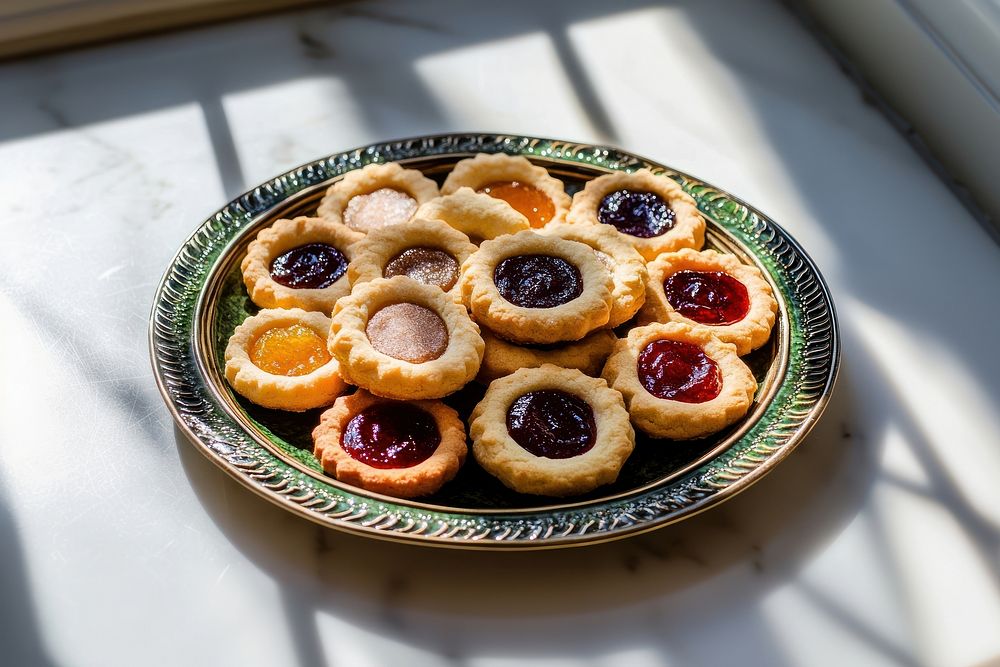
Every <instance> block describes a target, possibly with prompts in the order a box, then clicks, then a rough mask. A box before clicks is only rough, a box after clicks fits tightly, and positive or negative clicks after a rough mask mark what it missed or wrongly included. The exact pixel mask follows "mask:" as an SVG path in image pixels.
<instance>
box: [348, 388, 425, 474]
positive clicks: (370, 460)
mask: <svg viewBox="0 0 1000 667" xmlns="http://www.w3.org/2000/svg"><path fill="white" fill-rule="evenodd" d="M440 443H441V434H440V432H438V427H437V422H435V421H434V417H433V416H432V415H431V414H430V413H429V412H427V411H426V410H423V409H421V408H418V407H416V406H414V405H407V404H406V403H376V404H375V405H370V406H368V407H367V408H365V409H364V410H362V411H361V412H359V413H358V414H356V415H354V417H352V418H351V421H349V422H347V426H346V427H345V428H344V433H343V434H342V435H341V436H340V446H341V447H343V448H344V451H345V452H347V453H348V454H349V455H350V456H351V458H353V459H356V460H358V461H361V462H362V463H366V464H368V465H370V466H371V467H373V468H379V469H382V470H386V469H390V468H410V467H412V466H415V465H417V464H418V463H421V462H423V461H426V460H427V459H429V458H430V456H431V454H433V453H434V450H435V449H437V446H438V445H439V444H440Z"/></svg>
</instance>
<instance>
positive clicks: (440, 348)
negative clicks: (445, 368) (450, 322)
mask: <svg viewBox="0 0 1000 667" xmlns="http://www.w3.org/2000/svg"><path fill="white" fill-rule="evenodd" d="M365 333H366V334H367V335H368V340H369V341H371V344H372V347H374V348H375V349H376V350H378V351H379V352H381V353H382V354H387V355H389V356H390V357H392V358H394V359H399V360H400V361H408V362H410V363H411V364H422V363H424V362H425V361H431V360H433V359H437V358H438V357H440V356H441V355H442V354H444V351H445V350H447V349H448V327H447V326H445V323H444V320H442V319H441V318H440V316H438V314H437V313H435V312H434V311H433V310H431V309H429V308H424V307H423V306H418V305H417V304H415V303H396V304H393V305H391V306H386V307H384V308H382V309H380V310H379V311H378V312H377V313H375V314H374V315H372V317H371V319H369V320H368V326H367V327H366V328H365Z"/></svg>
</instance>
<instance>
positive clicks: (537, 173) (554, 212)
mask: <svg viewBox="0 0 1000 667" xmlns="http://www.w3.org/2000/svg"><path fill="white" fill-rule="evenodd" d="M461 187H468V188H472V189H473V190H475V191H476V192H481V193H483V194H487V195H489V196H490V197H494V198H495V199H501V200H503V201H505V202H507V203H508V204H510V206H511V207H513V208H514V210H516V211H517V212H518V213H520V214H522V215H523V216H524V217H525V218H527V219H528V222H529V223H531V226H532V227H533V228H536V229H537V228H539V227H544V226H545V225H547V224H548V223H550V222H558V221H560V220H562V219H563V218H565V217H566V212H567V211H569V206H570V202H571V200H570V197H569V195H567V194H566V191H565V189H564V187H563V183H562V181H560V180H559V179H558V178H554V177H552V176H550V175H549V172H548V171H546V170H545V169H544V168H543V167H536V166H535V165H533V164H531V162H529V161H528V159H527V158H525V157H522V156H520V155H517V156H515V155H505V154H503V153H493V154H490V153H479V154H478V155H476V156H475V157H472V158H467V159H465V160H460V161H459V162H458V163H456V164H455V167H454V168H453V169H452V170H451V173H450V174H448V178H446V179H445V181H444V184H443V185H442V186H441V194H443V195H449V194H451V193H453V192H455V191H457V190H458V189H459V188H461Z"/></svg>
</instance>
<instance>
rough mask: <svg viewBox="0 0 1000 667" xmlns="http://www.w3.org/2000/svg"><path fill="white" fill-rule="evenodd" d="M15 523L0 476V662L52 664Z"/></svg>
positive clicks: (36, 666)
mask: <svg viewBox="0 0 1000 667" xmlns="http://www.w3.org/2000/svg"><path fill="white" fill-rule="evenodd" d="M29 582H30V579H29V577H28V572H27V569H26V564H25V562H24V552H23V551H22V549H21V539H20V535H19V534H18V528H17V524H16V523H15V522H14V517H13V515H12V514H11V511H10V502H9V501H8V500H7V490H6V488H5V485H4V483H3V478H2V477H0V618H2V619H3V631H2V632H0V637H2V638H3V661H4V664H8V665H31V666H32V667H55V665H56V663H55V662H54V661H53V660H52V658H51V656H50V655H49V652H48V650H47V648H46V646H45V640H44V637H43V634H42V629H41V626H40V623H39V621H40V619H39V618H38V612H37V608H36V605H35V601H34V599H33V597H32V594H31V588H30V586H29Z"/></svg>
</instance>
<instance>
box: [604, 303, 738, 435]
mask: <svg viewBox="0 0 1000 667" xmlns="http://www.w3.org/2000/svg"><path fill="white" fill-rule="evenodd" d="M603 376H604V379H605V380H607V381H608V384H609V385H610V386H611V388H612V389H615V390H617V391H619V392H621V394H622V396H624V398H625V404H626V405H627V406H628V411H629V414H630V415H631V417H632V423H633V424H635V425H636V426H637V427H638V428H639V429H641V430H642V431H644V432H646V433H648V434H649V435H651V436H653V437H655V438H670V439H673V440H687V439H691V438H701V437H704V436H707V435H710V434H712V433H715V432H716V431H719V430H721V429H723V428H725V427H726V426H729V425H730V424H732V423H733V422H735V421H737V420H738V419H740V418H741V417H743V415H745V414H746V413H747V410H749V409H750V405H751V402H752V401H753V396H754V393H755V392H756V391H757V381H756V380H755V379H754V377H753V373H751V372H750V369H749V368H748V367H747V365H746V364H744V363H743V361H742V360H741V359H740V358H739V356H738V355H737V354H736V346H735V345H732V344H730V343H723V342H722V341H721V340H719V339H718V338H716V337H715V336H713V335H712V334H711V333H709V332H708V331H707V330H706V329H704V328H702V327H693V326H690V325H688V324H683V323H680V322H669V323H666V324H650V325H647V326H644V327H636V328H635V329H632V330H631V331H629V333H628V337H627V338H623V339H621V340H619V341H618V343H617V344H616V345H615V350H614V352H612V353H611V356H610V357H609V358H608V362H607V364H606V365H605V367H604V372H603Z"/></svg>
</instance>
